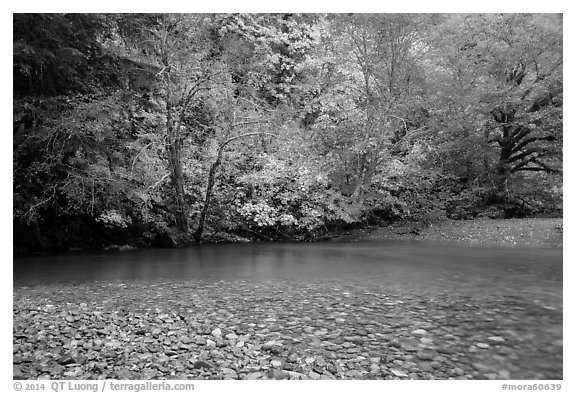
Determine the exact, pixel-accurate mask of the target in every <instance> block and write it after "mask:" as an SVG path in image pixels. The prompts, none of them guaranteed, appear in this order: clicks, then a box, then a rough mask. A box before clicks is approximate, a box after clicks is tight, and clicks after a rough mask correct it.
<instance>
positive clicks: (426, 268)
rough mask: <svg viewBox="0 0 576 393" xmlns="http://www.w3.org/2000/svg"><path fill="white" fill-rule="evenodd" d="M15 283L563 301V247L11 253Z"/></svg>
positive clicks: (412, 245) (353, 245) (384, 245)
mask: <svg viewBox="0 0 576 393" xmlns="http://www.w3.org/2000/svg"><path fill="white" fill-rule="evenodd" d="M13 277H14V285H15V286H27V285H35V284H40V283H42V284H59V283H70V282H86V281H118V280H120V281H128V280H147V281H149V280H165V279H178V280H182V279H184V280H198V279H201V280H204V279H209V280H240V279H242V280H245V279H249V280H277V279H280V280H298V281H305V280H339V281H342V280H344V281H350V282H354V281H361V282H370V283H378V284H380V285H384V286H391V287H392V286H394V287H402V288H404V289H406V288H415V289H427V290H439V291H444V292H446V291H449V292H453V291H455V292H471V293H474V294H491V293H494V292H499V293H514V294H516V295H518V294H523V295H525V296H529V297H534V298H535V299H536V298H542V297H546V298H551V299H550V300H552V299H554V300H555V303H557V302H558V301H559V302H560V303H561V297H562V249H560V248H494V247H493V248H490V247H465V246H450V245H437V244H429V243H425V242H349V243H344V242H342V243H339V242H326V243H311V244H303V243H298V244H294V243H274V244H270V243H263V244H240V245H238V244H229V245H228V244H227V245H202V246H196V247H191V248H185V249H149V250H135V251H124V252H92V253H85V252H77V253H68V254H59V255H41V256H40V255H37V256H27V257H17V258H15V259H14V276H13Z"/></svg>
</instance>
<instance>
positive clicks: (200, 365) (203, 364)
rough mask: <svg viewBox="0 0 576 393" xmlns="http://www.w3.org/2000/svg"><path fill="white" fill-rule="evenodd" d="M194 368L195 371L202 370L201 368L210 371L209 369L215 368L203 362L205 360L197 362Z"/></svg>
mask: <svg viewBox="0 0 576 393" xmlns="http://www.w3.org/2000/svg"><path fill="white" fill-rule="evenodd" d="M192 368H194V369H201V368H203V369H206V370H209V369H211V368H214V366H213V365H211V364H210V363H208V362H205V361H203V360H198V361H197V362H195V363H194V364H193V366H192Z"/></svg>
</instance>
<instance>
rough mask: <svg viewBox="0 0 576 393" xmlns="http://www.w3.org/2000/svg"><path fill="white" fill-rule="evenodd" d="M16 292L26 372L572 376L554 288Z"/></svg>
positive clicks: (177, 285) (329, 284)
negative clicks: (546, 294) (541, 293)
mask: <svg viewBox="0 0 576 393" xmlns="http://www.w3.org/2000/svg"><path fill="white" fill-rule="evenodd" d="M560 293H561V288H560ZM13 294H14V299H13V312H14V314H13V332H14V336H13V352H14V353H13V376H14V378H16V379H562V376H563V370H562V353H563V345H562V302H561V301H559V302H558V301H554V300H551V299H552V298H550V299H546V298H541V299H538V298H530V297H525V296H513V295H510V294H504V293H500V294H499V293H493V294H490V295H482V296H472V295H469V294H464V293H458V292H456V293H454V292H450V291H442V290H434V291H425V290H413V289H410V288H399V287H398V288H395V287H390V286H383V285H380V284H378V283H377V282H370V281H362V282H352V281H342V280H331V281H326V280H324V281H323V280H317V281H301V282H295V281H282V280H271V281H263V282H257V281H250V280H235V281H211V280H198V281H184V280H180V281H178V280H176V281H174V280H171V281H158V282H156V281H154V282H150V281H129V282H89V283H71V284H59V285H34V286H29V287H23V286H15V287H14V291H13ZM558 303H559V304H558Z"/></svg>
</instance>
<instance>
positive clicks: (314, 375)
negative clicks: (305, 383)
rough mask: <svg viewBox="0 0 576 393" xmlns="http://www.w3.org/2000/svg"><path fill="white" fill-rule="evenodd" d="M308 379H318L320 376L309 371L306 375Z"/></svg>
mask: <svg viewBox="0 0 576 393" xmlns="http://www.w3.org/2000/svg"><path fill="white" fill-rule="evenodd" d="M308 378H310V379H320V374H318V373H316V372H314V371H310V372H309V373H308Z"/></svg>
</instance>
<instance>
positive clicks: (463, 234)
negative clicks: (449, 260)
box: [334, 218, 563, 247]
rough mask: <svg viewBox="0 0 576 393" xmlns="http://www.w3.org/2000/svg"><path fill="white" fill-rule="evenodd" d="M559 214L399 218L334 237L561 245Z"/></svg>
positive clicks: (472, 243)
mask: <svg viewBox="0 0 576 393" xmlns="http://www.w3.org/2000/svg"><path fill="white" fill-rule="evenodd" d="M562 221H563V220H562V218H514V219H490V218H485V219H475V220H459V221H453V220H446V221H440V222H437V223H433V224H430V225H424V224H422V223H417V222H408V223H406V222H401V223H397V224H393V225H390V226H383V227H376V228H368V229H359V230H354V231H344V232H340V233H337V234H335V236H334V240H337V241H371V240H416V241H426V242H437V243H456V244H464V245H486V246H507V247H513V246H522V247H562V245H563V239H562V232H563V231H562V228H563V223H562Z"/></svg>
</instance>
